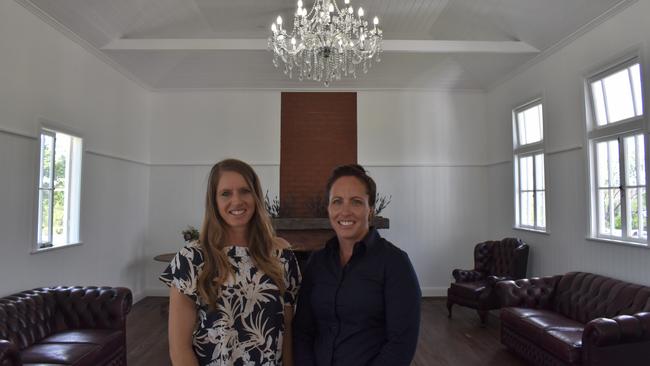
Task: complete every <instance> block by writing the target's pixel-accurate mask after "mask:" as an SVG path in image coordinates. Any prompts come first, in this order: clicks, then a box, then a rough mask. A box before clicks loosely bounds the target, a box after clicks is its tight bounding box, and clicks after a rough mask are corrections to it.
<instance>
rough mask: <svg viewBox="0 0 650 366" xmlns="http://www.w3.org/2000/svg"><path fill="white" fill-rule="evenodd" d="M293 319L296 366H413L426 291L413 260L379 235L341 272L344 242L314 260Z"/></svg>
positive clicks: (364, 242) (357, 246)
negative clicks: (341, 254)
mask: <svg viewBox="0 0 650 366" xmlns="http://www.w3.org/2000/svg"><path fill="white" fill-rule="evenodd" d="M304 272H305V273H304V276H303V283H302V287H301V289H300V293H299V295H298V305H297V311H296V315H295V318H294V323H293V324H294V358H295V364H296V366H311V365H318V366H325V365H327V366H330V365H332V366H347V365H350V366H364V365H372V366H379V365H386V366H401V365H404V366H408V365H410V363H411V360H412V359H413V355H414V353H415V346H416V344H417V339H418V330H419V327H420V298H421V293H420V285H419V284H418V279H417V276H416V275H415V271H414V270H413V266H412V265H411V261H410V260H409V258H408V256H407V254H406V253H405V252H404V251H402V250H400V249H399V248H397V247H396V246H394V245H393V244H391V243H390V242H388V241H387V240H385V239H383V238H382V237H381V236H379V233H378V232H377V230H375V229H374V228H370V231H369V232H368V234H367V235H366V237H365V238H363V240H362V241H360V242H358V243H356V244H355V246H354V251H353V254H352V257H351V258H350V260H349V261H348V263H347V264H346V265H345V266H341V260H340V256H339V243H338V240H337V239H336V237H335V238H332V239H331V240H329V241H328V242H327V244H326V246H325V248H324V249H321V250H319V251H317V252H315V253H313V254H312V256H311V258H310V259H309V262H308V263H307V265H306V268H305V271H304Z"/></svg>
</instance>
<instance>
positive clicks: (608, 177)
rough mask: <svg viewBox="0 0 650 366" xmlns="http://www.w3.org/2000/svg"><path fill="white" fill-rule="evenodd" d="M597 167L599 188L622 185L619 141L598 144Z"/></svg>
mask: <svg viewBox="0 0 650 366" xmlns="http://www.w3.org/2000/svg"><path fill="white" fill-rule="evenodd" d="M596 166H597V169H598V187H599V188H604V187H618V186H619V185H620V183H619V182H620V179H619V178H620V176H619V161H618V140H610V141H603V142H599V143H597V144H596Z"/></svg>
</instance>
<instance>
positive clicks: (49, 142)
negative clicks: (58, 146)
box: [39, 134, 54, 188]
mask: <svg viewBox="0 0 650 366" xmlns="http://www.w3.org/2000/svg"><path fill="white" fill-rule="evenodd" d="M53 150H54V138H53V137H52V136H50V135H43V134H41V156H40V159H41V163H40V164H41V165H40V172H41V174H40V182H39V184H40V187H41V188H48V187H50V186H51V184H52V152H53Z"/></svg>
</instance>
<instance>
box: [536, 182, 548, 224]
mask: <svg viewBox="0 0 650 366" xmlns="http://www.w3.org/2000/svg"><path fill="white" fill-rule="evenodd" d="M545 198H546V192H544V191H539V192H537V202H536V204H537V207H536V210H537V225H535V226H537V227H539V228H545V227H546V200H545Z"/></svg>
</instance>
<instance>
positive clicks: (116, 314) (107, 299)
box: [52, 286, 133, 329]
mask: <svg viewBox="0 0 650 366" xmlns="http://www.w3.org/2000/svg"><path fill="white" fill-rule="evenodd" d="M52 290H53V291H54V292H55V294H56V299H57V303H58V305H59V306H60V307H61V309H62V312H63V315H64V321H65V323H66V325H67V326H68V328H70V329H80V328H106V329H124V327H125V326H126V316H127V314H128V313H129V311H131V306H132V305H133V295H132V294H131V290H129V289H128V288H124V287H94V286H88V287H57V288H54V289H52Z"/></svg>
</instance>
